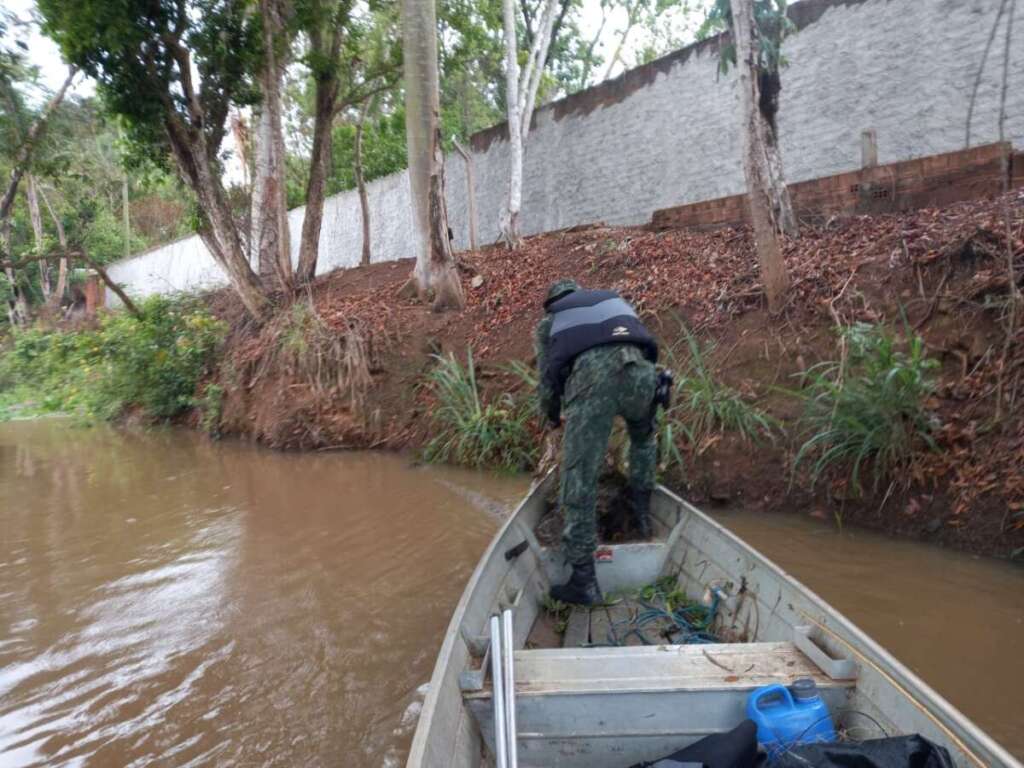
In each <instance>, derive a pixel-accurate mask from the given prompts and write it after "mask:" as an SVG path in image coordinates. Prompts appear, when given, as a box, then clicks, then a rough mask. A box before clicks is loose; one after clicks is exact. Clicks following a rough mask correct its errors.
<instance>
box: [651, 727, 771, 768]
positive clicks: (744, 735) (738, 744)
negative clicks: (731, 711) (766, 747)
mask: <svg viewBox="0 0 1024 768" xmlns="http://www.w3.org/2000/svg"><path fill="white" fill-rule="evenodd" d="M756 763H757V726H756V725H754V723H753V721H751V720H744V721H743V722H742V723H740V724H739V725H738V726H736V727H735V728H733V729H732V730H731V731H729V732H728V733H714V734H712V735H711V736H705V737H704V738H703V739H701V740H700V741H697V742H694V743H693V744H691V745H690V746H688V747H687V748H686V749H682V750H680V751H678V752H676V753H674V754H671V755H669V756H668V757H664V758H662V759H661V760H656V761H655V762H653V763H640V764H639V765H636V766H633V768H676V767H677V766H693V765H697V766H706V768H754V765H755V764H756Z"/></svg>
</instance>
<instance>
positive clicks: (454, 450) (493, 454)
mask: <svg viewBox="0 0 1024 768" xmlns="http://www.w3.org/2000/svg"><path fill="white" fill-rule="evenodd" d="M434 359H435V361H436V363H437V364H436V365H435V366H434V368H433V369H432V370H431V371H430V373H429V374H428V375H427V381H426V385H425V386H426V387H427V389H429V390H430V391H431V392H432V393H433V395H434V397H435V398H436V399H437V406H436V408H435V410H434V414H433V422H434V429H435V432H436V434H435V436H434V438H433V439H432V440H431V441H430V442H429V443H428V444H427V447H426V450H425V457H426V459H427V461H441V462H450V463H454V464H461V465H464V466H468V467H476V468H480V467H500V468H503V469H508V470H513V471H515V470H525V469H529V468H530V467H532V466H533V465H534V464H535V463H536V461H537V455H538V446H537V441H536V439H535V438H534V435H533V431H532V429H531V427H530V424H531V421H532V419H533V417H534V415H535V410H534V408H533V405H532V400H531V398H530V397H529V396H521V397H516V396H514V395H512V394H511V393H509V392H503V393H502V394H501V395H499V396H498V397H497V399H496V400H495V401H494V402H491V403H486V402H484V400H483V398H482V396H481V392H480V388H479V386H478V384H477V379H476V367H475V365H474V363H473V352H472V350H470V351H469V352H468V353H467V355H466V365H465V367H463V366H462V364H461V363H460V362H459V361H458V360H457V359H456V358H455V356H454V355H451V354H448V355H435V356H434ZM523 370H524V371H525V369H523ZM531 394H532V393H531Z"/></svg>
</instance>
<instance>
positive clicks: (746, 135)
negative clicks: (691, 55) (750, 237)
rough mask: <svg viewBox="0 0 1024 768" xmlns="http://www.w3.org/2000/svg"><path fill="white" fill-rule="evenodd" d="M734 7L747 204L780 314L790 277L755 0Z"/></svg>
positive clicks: (734, 2)
mask: <svg viewBox="0 0 1024 768" xmlns="http://www.w3.org/2000/svg"><path fill="white" fill-rule="evenodd" d="M730 4H731V8H732V21H733V25H732V30H733V37H734V40H735V44H736V65H737V67H736V68H737V72H738V75H739V88H740V104H741V115H742V121H743V122H742V125H743V170H744V173H745V175H746V180H747V204H748V206H749V209H750V220H751V223H752V224H753V227H754V242H755V244H756V246H757V256H758V261H759V263H760V268H761V282H762V283H764V288H765V294H766V295H767V297H768V309H769V311H771V312H777V311H778V310H779V309H780V308H781V307H782V303H783V299H784V297H785V294H786V291H787V290H788V288H789V277H788V275H787V274H786V264H785V262H784V261H783V258H782V248H781V247H780V245H779V238H778V233H777V230H776V224H775V216H774V212H773V205H772V201H773V194H772V185H771V179H772V174H771V169H770V164H769V161H768V154H767V151H766V142H767V137H766V135H765V127H766V124H765V121H764V120H763V118H762V115H761V112H760V109H759V106H758V105H759V103H760V88H759V85H760V84H759V78H758V70H757V67H756V66H755V58H754V45H753V42H754V41H753V30H754V9H753V4H752V0H730Z"/></svg>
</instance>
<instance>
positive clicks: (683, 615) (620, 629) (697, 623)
mask: <svg viewBox="0 0 1024 768" xmlns="http://www.w3.org/2000/svg"><path fill="white" fill-rule="evenodd" d="M648 594H650V593H649V592H648ZM718 602H719V595H718V592H717V591H713V592H712V597H711V605H710V606H707V607H705V606H703V605H700V604H697V603H690V604H687V605H683V606H679V607H677V608H674V609H673V610H671V611H670V610H668V607H667V606H668V600H667V595H666V594H665V593H664V592H663V591H662V590H660V589H658V590H656V591H655V592H654V593H653V594H651V597H650V599H647V600H645V599H642V598H639V599H637V603H639V605H640V606H642V608H643V610H641V611H638V612H637V613H636V615H635V616H633V617H631V618H627V619H620V620H619V621H616V622H613V623H612V624H611V625H610V626H609V633H608V640H609V641H610V642H611V644H612V645H623V644H624V643H625V642H626V640H627V639H628V638H630V637H636V638H638V639H639V640H640V642H641V643H642V644H644V645H651V642H650V640H648V639H647V635H646V634H645V633H644V629H645V628H646V627H649V626H650V625H652V624H658V623H660V624H663V625H664V626H662V627H661V628H660V634H662V635H664V636H665V637H667V638H668V639H669V640H670V641H672V642H675V643H678V644H680V645H688V644H698V643H705V644H706V643H718V642H721V640H720V639H719V638H718V637H717V636H716V635H715V634H714V633H713V632H712V631H711V629H710V628H711V625H712V624H713V623H714V621H715V617H716V615H717V614H718ZM657 603H661V605H658V604H657ZM677 635H678V637H676V636H677Z"/></svg>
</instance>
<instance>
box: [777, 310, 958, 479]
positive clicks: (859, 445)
mask: <svg viewBox="0 0 1024 768" xmlns="http://www.w3.org/2000/svg"><path fill="white" fill-rule="evenodd" d="M908 335H909V336H910V338H909V340H908V341H907V342H906V344H905V345H900V344H898V343H897V341H896V339H895V338H894V337H893V336H892V335H890V334H889V333H887V332H886V331H885V330H884V329H882V328H881V327H879V326H877V325H870V324H866V323H857V324H855V325H853V326H850V327H849V328H845V329H843V330H842V331H841V341H842V343H843V344H844V345H845V347H846V349H847V353H846V359H845V361H844V360H838V361H826V362H823V363H819V364H818V365H815V366H812V367H811V368H809V369H808V370H806V371H804V372H803V373H802V374H799V375H800V376H801V377H802V378H803V379H804V381H805V382H806V386H805V389H804V390H803V391H802V392H801V393H800V396H801V397H802V398H803V400H804V405H805V412H804V416H803V420H802V421H803V425H804V428H805V431H806V434H807V439H806V440H805V442H804V443H803V445H802V446H801V447H800V450H799V451H798V452H797V455H796V460H795V462H794V469H795V468H797V467H799V466H800V465H801V464H803V463H804V462H806V461H813V464H812V465H811V480H812V483H816V482H817V481H818V480H819V479H820V478H821V476H822V475H823V474H825V473H826V472H829V471H831V470H837V471H843V472H845V473H846V476H847V480H848V481H849V483H850V485H851V486H852V487H853V488H854V489H855V490H857V491H858V492H860V491H861V490H862V486H861V478H862V475H863V473H864V470H865V469H866V468H867V467H868V466H869V465H870V468H871V470H872V474H873V476H874V487H875V488H876V489H877V486H878V483H879V481H880V480H881V479H882V478H885V477H887V476H889V475H891V473H892V472H894V471H895V470H897V469H898V468H900V467H901V466H905V464H906V462H907V460H908V459H909V457H910V455H911V453H912V451H913V450H914V449H915V447H917V446H918V445H921V444H923V445H925V446H927V447H929V448H931V449H933V450H934V449H935V442H934V439H933V438H932V433H933V431H934V429H935V423H934V422H933V420H932V418H931V416H930V415H929V413H928V411H927V409H926V407H925V400H926V399H927V397H928V396H929V395H931V394H932V393H933V392H934V390H935V382H934V378H933V372H934V371H935V369H936V368H937V367H938V362H937V361H935V360H933V359H931V358H929V357H928V356H927V353H926V350H925V346H924V342H923V341H922V340H921V337H920V336H917V335H916V334H908ZM901 346H902V348H901Z"/></svg>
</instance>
